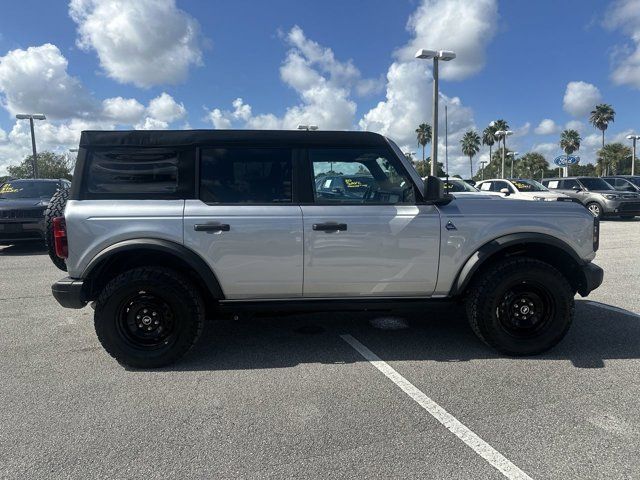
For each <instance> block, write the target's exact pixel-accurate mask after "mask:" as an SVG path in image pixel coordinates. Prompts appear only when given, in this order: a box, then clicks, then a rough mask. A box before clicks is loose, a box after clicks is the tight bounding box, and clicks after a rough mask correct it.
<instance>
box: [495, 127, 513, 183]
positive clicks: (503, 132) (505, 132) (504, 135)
mask: <svg viewBox="0 0 640 480" xmlns="http://www.w3.org/2000/svg"><path fill="white" fill-rule="evenodd" d="M509 135H513V132H512V131H511V130H497V131H496V133H495V136H496V137H498V142H499V141H500V138H501V137H502V176H501V177H500V178H504V154H505V150H506V149H507V137H508V136H509Z"/></svg>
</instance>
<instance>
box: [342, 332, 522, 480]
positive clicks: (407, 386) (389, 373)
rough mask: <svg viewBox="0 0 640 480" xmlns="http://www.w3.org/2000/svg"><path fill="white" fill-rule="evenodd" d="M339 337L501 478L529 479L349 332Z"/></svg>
mask: <svg viewBox="0 0 640 480" xmlns="http://www.w3.org/2000/svg"><path fill="white" fill-rule="evenodd" d="M340 337H341V338H342V339H343V340H344V341H345V342H347V343H348V344H349V345H351V346H352V347H353V348H354V349H355V350H357V351H358V353H359V354H360V355H362V356H363V357H364V358H365V359H366V360H368V361H369V363H371V364H372V365H373V366H374V367H376V368H377V369H378V370H380V371H381V372H382V373H383V374H384V375H385V376H386V377H387V378H388V379H389V380H391V381H392V382H393V383H395V384H396V385H397V386H398V387H400V389H401V390H402V391H403V392H404V393H406V394H407V395H409V396H410V397H411V398H412V399H413V400H414V401H415V402H416V403H417V404H418V405H420V406H421V407H422V408H424V409H425V410H426V411H427V412H428V413H429V414H430V415H431V416H432V417H433V418H435V419H436V420H438V421H439V422H440V423H441V424H442V425H444V426H445V427H446V428H447V430H449V431H450V432H451V433H453V434H454V435H455V436H456V437H458V438H459V439H460V440H462V441H463V442H464V443H466V444H467V446H469V447H471V449H473V451H474V452H476V453H477V454H478V455H480V456H481V457H482V458H484V459H485V460H486V461H487V462H489V464H490V465H492V466H493V467H495V468H497V469H498V470H499V471H500V473H502V474H503V475H504V476H505V477H507V478H509V479H513V480H532V479H531V477H530V476H529V475H527V474H526V473H524V472H523V471H522V470H520V469H519V468H518V467H516V466H515V465H514V464H513V463H511V462H510V461H509V460H508V459H507V458H506V457H505V456H504V455H502V454H501V453H500V452H498V451H497V450H496V449H495V448H493V447H492V446H491V445H489V444H488V443H487V442H485V441H484V440H482V439H481V438H480V437H479V436H478V435H476V434H475V433H473V432H472V431H471V430H469V429H468V428H467V427H466V426H465V425H463V424H462V423H461V422H460V421H459V420H458V419H456V418H455V417H454V416H453V415H451V414H450V413H449V412H447V411H446V410H445V409H444V408H442V407H441V406H440V405H438V404H437V403H436V402H434V401H433V400H431V399H430V398H429V397H427V396H426V395H425V394H424V393H423V392H422V391H421V390H419V389H418V388H417V387H416V386H415V385H413V384H412V383H411V382H409V380H407V379H406V378H404V377H403V376H402V375H400V374H399V373H398V372H397V371H396V370H394V369H393V368H392V367H391V365H389V364H388V363H387V362H385V361H383V360H382V359H381V358H380V357H378V356H377V355H376V354H375V353H373V352H372V351H371V350H369V349H368V348H367V347H365V346H364V345H363V344H362V343H360V342H359V341H358V340H356V339H355V338H353V337H352V336H351V335H340Z"/></svg>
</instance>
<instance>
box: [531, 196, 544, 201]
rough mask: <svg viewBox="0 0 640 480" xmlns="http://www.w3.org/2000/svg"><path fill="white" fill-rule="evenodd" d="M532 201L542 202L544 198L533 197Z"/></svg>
mask: <svg viewBox="0 0 640 480" xmlns="http://www.w3.org/2000/svg"><path fill="white" fill-rule="evenodd" d="M533 199H534V200H537V201H538V202H544V200H545V198H544V197H533Z"/></svg>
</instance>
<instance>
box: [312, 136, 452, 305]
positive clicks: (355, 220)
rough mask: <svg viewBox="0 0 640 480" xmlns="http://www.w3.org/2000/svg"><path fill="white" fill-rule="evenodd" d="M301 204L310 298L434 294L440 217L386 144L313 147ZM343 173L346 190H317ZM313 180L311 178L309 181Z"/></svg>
mask: <svg viewBox="0 0 640 480" xmlns="http://www.w3.org/2000/svg"><path fill="white" fill-rule="evenodd" d="M307 165H308V167H309V170H310V172H309V173H310V175H309V178H308V181H307V182H306V183H307V186H308V187H309V188H312V189H313V192H312V195H311V198H312V201H311V203H307V204H303V205H302V211H303V217H304V236H305V266H304V296H305V297H338V296H339V297H358V296H369V297H390V296H391V297H394V296H429V295H431V294H432V293H433V291H434V289H435V285H436V281H437V273H438V260H439V247H440V216H439V213H438V211H437V209H436V208H435V207H433V206H430V205H418V204H417V202H416V200H417V198H418V195H419V193H418V192H417V191H416V187H415V185H414V184H413V183H412V180H411V178H409V176H408V175H407V173H406V171H405V170H404V168H403V166H402V165H401V164H400V162H399V160H398V159H397V158H396V157H395V155H394V154H393V153H392V152H391V151H390V150H389V151H387V150H386V149H384V148H311V149H310V150H309V159H308V164H307ZM336 176H338V177H342V178H343V181H342V182H341V184H342V185H343V191H342V192H340V191H331V192H330V193H328V194H327V193H325V192H323V191H322V189H319V188H316V187H317V186H318V185H322V181H319V180H321V179H323V178H324V177H326V178H327V179H328V178H330V177H331V178H335V177H336ZM311 177H313V178H311Z"/></svg>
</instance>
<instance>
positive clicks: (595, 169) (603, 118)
mask: <svg viewBox="0 0 640 480" xmlns="http://www.w3.org/2000/svg"><path fill="white" fill-rule="evenodd" d="M615 115H616V112H615V110H614V109H613V107H612V106H611V105H609V104H606V103H602V104H598V105H596V106H595V107H594V109H593V110H592V111H591V114H590V116H589V123H590V124H591V125H592V126H593V127H594V128H596V129H598V130H600V131H601V132H602V147H601V148H600V149H599V150H598V152H597V159H596V163H595V165H594V164H590V163H583V164H578V165H572V166H570V167H569V174H570V175H582V176H602V175H618V174H629V173H631V157H632V150H631V148H630V147H628V146H627V145H624V144H622V143H609V144H606V143H605V132H606V130H607V128H608V127H609V124H610V123H613V122H614V120H615ZM508 130H509V124H508V122H507V121H506V120H504V119H498V120H495V121H494V122H491V124H489V125H488V126H487V127H486V128H485V129H484V130H483V131H482V135H480V134H479V133H478V132H476V131H475V130H473V129H471V130H468V131H466V132H465V133H464V134H463V136H462V138H461V139H460V150H461V152H462V154H463V155H465V156H467V157H469V176H468V177H467V178H472V179H474V180H481V179H482V178H495V177H500V176H501V175H502V171H501V170H502V158H503V151H504V157H505V176H507V177H508V176H511V172H513V176H514V177H526V178H536V179H540V178H543V177H553V176H557V175H558V174H559V172H558V168H557V167H555V166H553V165H550V164H549V162H548V161H547V159H546V158H545V157H544V155H542V154H541V153H539V152H527V153H525V154H524V155H522V156H520V157H516V155H515V154H514V152H513V151H511V150H509V149H508V148H505V145H504V143H505V142H504V141H503V140H504V134H501V133H499V132H505V131H508ZM416 139H417V142H418V145H419V146H421V147H422V160H421V161H417V162H415V164H416V168H417V169H418V172H419V173H420V175H422V176H426V175H429V173H430V171H431V163H430V158H429V157H426V156H425V148H426V146H427V145H428V144H429V143H431V139H432V138H431V125H429V124H428V123H421V124H420V125H419V126H418V128H417V129H416ZM581 143H582V137H581V136H580V133H579V132H578V131H577V130H574V129H565V130H563V131H562V132H561V133H560V139H559V146H560V149H561V150H562V151H563V152H564V153H565V154H566V155H573V154H574V153H576V152H578V151H579V150H580V145H581ZM482 146H486V147H488V149H489V162H488V163H486V164H484V165H483V166H482V167H481V168H479V169H478V171H476V172H474V168H473V167H474V164H473V159H474V157H475V156H476V155H477V154H478V153H479V152H480V149H481V147H482ZM494 146H496V147H497V149H496V150H495V151H494ZM407 156H408V157H409V158H410V159H411V160H413V158H412V155H411V154H407ZM441 167H442V164H440V163H439V165H438V176H443V175H446V173H445V172H444V170H443V169H442V168H441Z"/></svg>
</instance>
